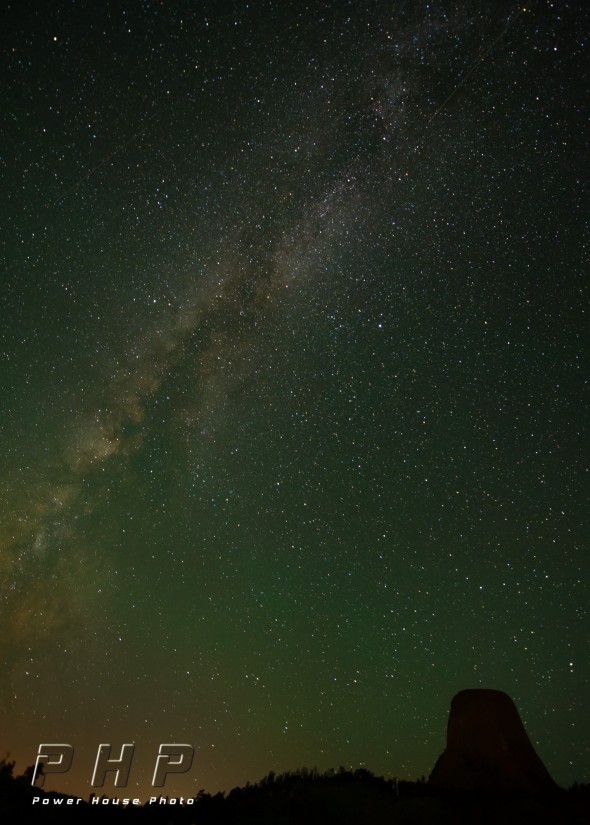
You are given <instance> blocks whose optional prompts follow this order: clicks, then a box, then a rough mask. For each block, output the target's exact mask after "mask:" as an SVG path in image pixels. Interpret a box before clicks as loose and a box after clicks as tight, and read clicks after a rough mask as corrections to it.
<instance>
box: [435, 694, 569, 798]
mask: <svg viewBox="0 0 590 825" xmlns="http://www.w3.org/2000/svg"><path fill="white" fill-rule="evenodd" d="M429 784H430V786H431V787H432V788H433V789H436V790H445V791H462V792H470V791H474V792H480V793H481V792H496V793H498V792H499V793H519V794H520V793H525V794H539V793H548V792H552V791H555V790H556V789H557V785H556V784H555V782H554V781H553V779H552V778H551V776H550V775H549V773H548V771H547V769H546V768H545V766H544V765H543V763H542V761H541V759H540V758H539V756H538V755H537V753H536V751H535V749H534V747H533V746H532V744H531V742H530V739H529V738H528V736H527V733H526V731H525V729H524V726H523V724H522V721H521V719H520V716H519V715H518V711H517V709H516V706H515V704H514V702H513V701H512V699H511V698H510V697H509V696H507V694H505V693H503V692H502V691H500V690H480V689H477V690H462V691H461V692H460V693H457V695H456V696H455V697H454V698H453V700H452V702H451V712H450V714H449V722H448V726H447V746H446V748H445V750H444V752H443V753H442V755H441V756H440V757H439V758H438V761H437V763H436V765H435V766H434V768H433V770H432V773H431V774H430V779H429Z"/></svg>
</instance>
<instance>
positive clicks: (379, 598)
mask: <svg viewBox="0 0 590 825" xmlns="http://www.w3.org/2000/svg"><path fill="white" fill-rule="evenodd" d="M25 5H26V4H25ZM582 16H583V14H582V12H581V11H580V10H579V9H577V8H576V7H575V6H563V7H560V8H557V7H556V6H555V4H550V3H538V4H536V5H535V6H534V7H533V8H531V9H530V10H529V9H524V8H523V7H517V6H515V5H514V4H511V3H500V4H497V5H496V6H494V8H487V7H485V8H483V7H482V5H481V4H479V3H472V4H469V3H468V4H464V5H461V6H457V5H456V4H451V3H446V2H435V3H428V4H423V5H420V6H416V5H415V4H410V3H399V4H393V6H392V4H386V3H380V2H370V3H361V4H359V3H355V4H351V3H348V2H336V3H333V4H327V3H319V2H318V3H315V2H314V3H311V4H308V6H307V7H306V8H303V7H302V5H301V4H299V3H284V4H282V3H273V2H270V0H268V1H267V2H260V3H252V4H245V3H230V2H228V3H225V4H219V3H207V2H205V3H199V4H191V3H184V2H181V3H177V4H174V6H173V7H172V8H168V7H167V6H165V5H164V4H159V3H156V2H148V1H147V0H146V2H133V3H131V4H129V5H125V4H123V5H121V4H118V3H109V2H105V3H101V4H100V8H98V7H97V8H90V7H86V6H79V5H76V4H68V3H65V2H59V1H58V0H56V2H54V3H50V4H43V6H36V5H35V4H29V5H28V6H27V8H26V9H24V10H23V9H22V8H21V7H20V6H19V8H18V9H17V8H16V7H14V8H12V9H10V10H9V11H8V12H7V24H6V26H4V27H3V28H4V29H5V31H3V33H2V41H3V46H4V53H5V54H6V55H7V57H6V58H5V64H6V66H5V75H6V88H7V91H8V94H7V102H6V105H5V107H4V114H3V122H4V135H5V137H4V147H3V148H4V151H3V158H2V167H1V168H2V191H3V192H4V203H3V206H2V226H3V232H2V241H1V244H2V259H3V264H4V267H3V271H4V273H5V276H4V300H3V305H2V325H1V329H2V332H1V336H2V356H3V371H2V392H1V405H2V406H1V410H2V424H3V431H4V435H3V439H2V458H1V464H0V466H1V467H2V470H1V472H0V484H1V486H0V489H1V507H2V515H1V517H0V523H1V527H0V531H1V532H0V542H1V545H0V546H1V554H0V569H1V571H2V583H1V587H2V590H1V595H2V621H3V627H4V632H3V634H2V652H3V658H4V662H5V673H6V674H7V678H6V679H5V680H4V682H3V684H2V687H1V688H0V699H1V703H2V704H1V707H2V720H3V721H2V731H3V737H4V738H3V740H2V744H3V746H4V748H5V751H7V752H10V753H11V754H13V757H14V758H16V759H17V760H18V763H19V766H20V767H21V768H23V767H25V766H26V765H27V764H31V763H32V762H33V761H34V755H35V753H36V750H37V745H38V744H39V743H40V742H42V741H56V742H61V741H66V742H72V744H74V745H75V746H76V748H77V754H79V755H78V757H77V760H78V765H77V767H76V769H75V770H73V771H72V772H71V774H70V775H68V776H63V777H60V778H59V780H58V778H57V777H56V778H55V780H54V781H55V783H56V785H55V787H59V788H60V789H64V790H71V791H72V792H76V793H81V794H84V795H86V794H87V792H88V788H87V776H86V774H87V765H88V764H89V763H90V762H91V760H92V759H93V757H94V755H95V752H96V746H97V743H99V742H102V741H108V742H113V743H122V742H124V741H136V742H137V743H138V745H140V746H142V749H143V750H142V752H145V764H146V765H147V764H151V761H152V756H151V752H150V751H149V748H150V747H152V748H153V747H155V746H156V744H157V743H159V742H160V741H178V742H184V741H187V742H193V743H194V744H195V746H196V748H197V760H196V769H195V770H196V774H195V773H193V774H192V775H191V777H188V778H183V783H184V784H182V783H180V782H179V785H178V792H183V793H185V792H188V791H190V790H191V789H194V790H195V791H196V788H197V787H206V788H207V789H209V790H216V789H218V788H228V787H231V785H232V784H236V783H238V782H240V783H242V782H245V781H246V780H248V779H249V780H256V779H258V778H260V776H262V775H263V774H264V773H265V772H267V771H268V770H271V769H272V770H277V771H280V770H286V769H289V768H294V767H297V766H300V765H304V764H305V765H308V766H313V765H318V766H319V767H320V768H327V767H330V766H334V767H337V766H338V765H339V764H344V765H351V766H355V767H356V766H358V765H364V766H366V767H368V768H370V769H371V770H373V771H375V772H376V773H384V774H386V775H389V776H391V775H397V776H401V777H410V778H414V777H416V776H419V775H421V774H428V772H429V770H430V769H431V767H432V765H433V764H434V761H435V759H436V757H437V755H438V754H439V752H440V751H441V750H442V745H443V742H444V724H445V718H446V711H447V707H448V703H449V700H450V698H451V696H452V695H453V694H454V693H455V692H457V691H458V690H460V689H463V688H468V687H474V686H484V687H490V688H498V689H501V690H505V691H506V692H507V693H509V694H510V695H511V696H512V697H513V698H514V699H515V701H516V703H517V705H518V707H519V710H520V712H521V714H522V716H523V719H524V720H525V723H526V725H527V727H528V729H529V732H530V734H531V738H532V739H533V741H534V742H535V744H536V746H537V747H538V750H539V752H540V754H541V756H542V758H543V759H544V761H545V762H546V764H547V765H548V767H549V768H550V770H551V771H552V772H553V774H554V775H555V777H556V779H557V780H558V781H559V782H562V783H565V784H567V783H571V782H573V781H574V780H576V779H577V780H580V781H581V780H587V778H588V777H587V773H588V769H589V767H590V765H589V762H588V759H589V754H588V745H587V739H588V737H587V733H588V717H587V712H586V710H585V709H584V705H583V697H585V696H586V695H587V690H588V677H589V673H588V660H587V655H586V641H587V634H588V616H587V608H586V605H587V604H588V592H587V581H588V573H589V572H590V571H589V570H588V555H587V536H588V531H587V526H588V522H587V513H586V510H585V504H586V503H587V494H588V486H587V461H586V459H587V455H588V450H587V436H586V432H585V426H584V422H585V421H587V395H586V394H585V393H586V392H587V384H586V383H585V382H586V377H585V370H586V372H587V318H586V317H585V314H586V313H585V303H584V301H585V300H586V298H585V295H584V293H585V289H586V287H585V282H584V279H583V266H582V260H583V258H582V252H583V238H584V232H585V225H584V214H585V210H584V208H583V206H584V201H583V187H582V181H583V168H584V167H583V154H584V153H583V144H584V140H583V128H584V124H583V120H582V114H581V108H580V100H581V92H580V90H582V89H583V88H584V78H585V75H584V63H583V52H584V47H585V42H584V40H583V37H582V35H583V32H584V26H583V25H582V19H581V18H582ZM105 737H106V738H105ZM146 770H147V769H146ZM146 775H147V774H146ZM134 781H135V784H136V786H137V788H138V792H139V793H142V794H147V793H148V790H146V786H145V783H146V777H145V776H144V775H143V774H142V772H141V758H140V765H139V767H138V768H137V773H136V776H135V777H134ZM174 791H175V789H173V788H171V789H170V792H171V793H174Z"/></svg>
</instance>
